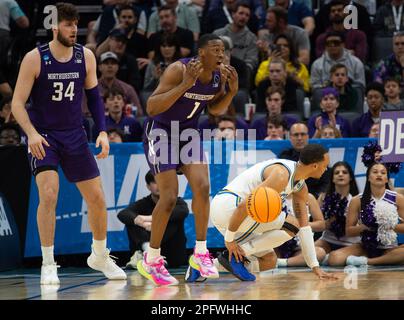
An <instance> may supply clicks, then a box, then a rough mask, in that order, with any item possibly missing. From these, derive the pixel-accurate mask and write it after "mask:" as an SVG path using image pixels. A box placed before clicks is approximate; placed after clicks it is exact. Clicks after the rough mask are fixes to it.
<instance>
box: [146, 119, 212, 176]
mask: <svg viewBox="0 0 404 320" xmlns="http://www.w3.org/2000/svg"><path fill="white" fill-rule="evenodd" d="M144 132H145V134H144V138H143V147H144V152H145V155H146V160H147V163H148V164H149V167H150V170H151V172H152V174H153V175H156V174H158V173H161V172H164V171H168V170H176V171H178V170H179V169H180V168H181V167H182V166H183V165H185V164H190V163H206V158H205V155H204V152H203V145H202V142H201V138H200V134H199V132H198V131H197V130H196V129H190V131H188V132H189V133H191V134H192V136H190V137H188V140H187V141H179V138H178V137H179V136H178V135H177V134H175V135H174V134H171V133H170V131H169V130H168V129H167V128H164V126H163V125H161V124H158V123H156V122H155V121H153V120H148V121H146V122H145V125H144ZM181 132H182V133H184V130H182V131H181Z"/></svg>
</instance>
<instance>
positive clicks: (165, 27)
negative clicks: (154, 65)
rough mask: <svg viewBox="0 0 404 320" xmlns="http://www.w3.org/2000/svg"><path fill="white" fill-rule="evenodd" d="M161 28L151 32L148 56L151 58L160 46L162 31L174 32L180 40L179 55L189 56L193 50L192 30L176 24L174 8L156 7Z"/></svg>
mask: <svg viewBox="0 0 404 320" xmlns="http://www.w3.org/2000/svg"><path fill="white" fill-rule="evenodd" d="M158 16H159V21H160V26H161V30H160V31H158V32H155V33H153V34H152V35H151V36H150V38H149V53H148V58H149V59H153V57H154V54H155V52H156V51H157V50H158V49H159V48H160V44H161V38H162V36H163V34H164V33H171V34H175V35H176V36H177V38H178V39H179V40H180V47H181V56H182V57H189V56H191V55H192V54H193V52H194V46H195V42H194V37H193V35H192V32H191V31H189V30H187V29H183V28H182V27H180V26H178V25H177V13H176V12H175V9H173V8H171V7H168V6H162V7H160V8H159V9H158Z"/></svg>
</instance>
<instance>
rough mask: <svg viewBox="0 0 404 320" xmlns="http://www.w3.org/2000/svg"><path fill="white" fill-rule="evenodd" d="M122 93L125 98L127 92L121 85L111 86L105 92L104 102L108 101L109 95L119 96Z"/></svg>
mask: <svg viewBox="0 0 404 320" xmlns="http://www.w3.org/2000/svg"><path fill="white" fill-rule="evenodd" d="M119 95H121V96H122V98H123V99H125V93H124V91H123V90H122V88H121V87H118V86H112V87H111V88H108V89H107V90H105V92H104V94H103V98H104V102H105V101H107V99H108V98H109V97H111V96H112V97H115V96H119Z"/></svg>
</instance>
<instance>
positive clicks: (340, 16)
mask: <svg viewBox="0 0 404 320" xmlns="http://www.w3.org/2000/svg"><path fill="white" fill-rule="evenodd" d="M344 7H345V4H344V1H333V2H332V4H331V6H330V16H329V18H330V21H331V23H332V24H331V26H329V27H328V28H327V29H326V31H325V32H324V33H322V34H321V35H319V36H318V37H317V40H316V56H317V57H320V56H321V55H322V54H323V53H324V50H325V41H326V39H325V38H326V36H327V33H329V32H331V31H335V32H341V33H343V34H344V46H345V49H347V50H349V51H350V52H351V53H352V54H353V55H354V56H356V57H357V58H359V59H360V60H361V61H362V62H366V58H367V54H368V44H367V38H366V34H365V33H364V32H363V31H361V30H356V29H353V28H352V29H345V27H344V20H345V18H346V17H347V16H348V13H344Z"/></svg>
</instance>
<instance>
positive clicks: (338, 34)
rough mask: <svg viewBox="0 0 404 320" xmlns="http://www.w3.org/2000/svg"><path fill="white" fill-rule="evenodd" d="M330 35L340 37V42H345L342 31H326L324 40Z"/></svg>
mask: <svg viewBox="0 0 404 320" xmlns="http://www.w3.org/2000/svg"><path fill="white" fill-rule="evenodd" d="M330 37H339V38H340V39H341V41H342V42H345V36H344V34H343V33H342V32H339V31H328V32H327V33H326V34H325V39H324V40H325V41H327V39H328V38H330Z"/></svg>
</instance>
